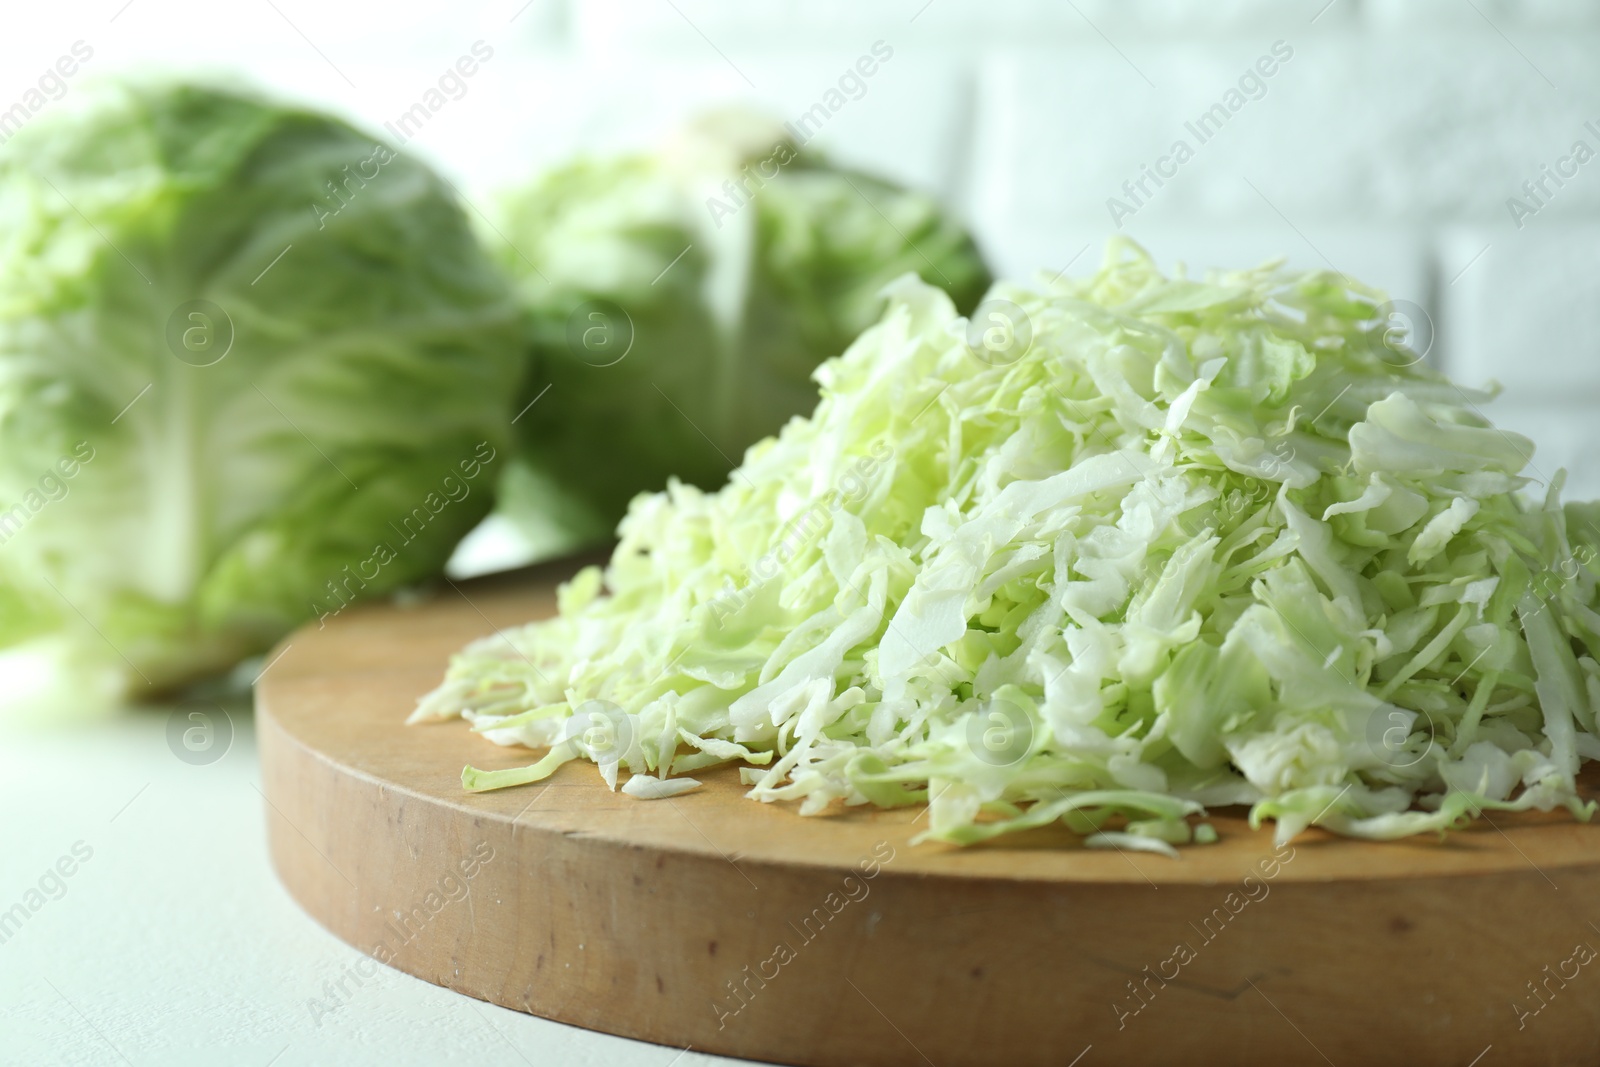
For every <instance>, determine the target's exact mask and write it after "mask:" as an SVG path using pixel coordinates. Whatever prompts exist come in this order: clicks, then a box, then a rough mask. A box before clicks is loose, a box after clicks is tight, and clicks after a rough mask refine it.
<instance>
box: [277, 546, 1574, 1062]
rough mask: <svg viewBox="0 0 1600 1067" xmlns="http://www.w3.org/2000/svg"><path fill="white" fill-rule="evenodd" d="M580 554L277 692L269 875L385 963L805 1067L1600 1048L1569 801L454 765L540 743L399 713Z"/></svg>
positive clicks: (292, 667) (1495, 1054) (378, 631)
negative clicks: (1179, 845) (1321, 814)
mask: <svg viewBox="0 0 1600 1067" xmlns="http://www.w3.org/2000/svg"><path fill="white" fill-rule="evenodd" d="M571 570H572V567H571V565H570V564H569V565H565V566H556V567H548V568H542V569H539V568H536V569H533V570H531V571H526V572H521V573H519V574H517V575H512V576H502V577H499V578H495V579H490V580H482V581H476V582H467V583H460V584H459V585H447V586H445V587H444V588H443V589H442V591H440V592H439V593H437V594H436V595H434V596H433V597H432V598H431V599H429V600H426V601H423V602H420V603H415V604H411V605H408V606H399V605H393V604H385V605H380V606H367V607H353V608H350V609H348V610H346V611H345V612H343V613H342V614H340V615H339V616H338V617H336V618H334V619H331V620H329V621H328V623H327V625H326V626H325V627H318V626H316V625H313V626H310V627H308V628H306V629H304V630H301V631H300V632H298V633H296V634H294V635H293V636H292V637H290V638H289V639H288V640H287V641H286V642H285V643H284V644H283V645H282V646H280V650H279V652H280V655H279V658H277V659H276V660H275V661H273V662H272V664H271V666H270V668H269V669H268V670H267V672H266V673H265V675H263V677H262V679H261V681H260V683H259V685H258V687H257V696H256V703H257V712H258V718H257V722H258V730H259V734H260V748H261V758H262V765H263V780H264V787H263V790H264V793H265V796H266V798H267V812H266V815H267V830H268V835H269V838H270V843H271V849H272V855H273V860H274V863H275V865H276V867H277V870H278V873H279V876H280V877H281V878H282V880H283V882H284V884H285V885H286V886H287V887H288V889H289V891H290V893H292V894H293V895H294V897H295V898H296V899H297V900H298V901H299V902H300V903H301V905H302V906H303V907H304V908H305V909H306V910H307V911H308V912H309V913H310V914H311V915H312V916H313V917H315V918H316V919H317V920H318V921H319V922H321V923H322V924H323V925H324V926H326V927H327V928H328V929H329V930H331V931H332V932H333V933H334V934H336V935H337V936H339V937H340V938H342V939H344V940H345V941H347V942H349V943H350V944H351V945H354V946H355V947H357V948H359V949H361V950H362V951H363V952H366V953H368V954H370V955H372V956H373V957H374V958H376V959H377V960H379V961H380V962H382V963H386V964H389V965H392V966H395V967H398V968H399V969H401V970H404V971H407V972H409V973H411V974H414V975H417V976H419V977H421V978H424V979H426V980H428V981H430V982H434V983H437V984H439V985H442V986H446V987H448V988H450V989H454V990H458V991H460V992H462V993H465V994H467V995H469V996H473V997H477V998H479V999H482V1000H487V1001H492V1002H494V1003H497V1004H501V1005H504V1006H506V1007H510V1008H515V1009H519V1010H522V1011H528V1012H532V1013H534V1014H537V1015H541V1016H545V1017H548V1018H551V1019H557V1020H561V1021H563V1022H567V1023H573V1024H576V1025H578V1026H583V1027H588V1028H591V1029H595V1030H603V1031H606V1032H608V1033H613V1034H619V1035H623V1036H627V1037H633V1038H639V1039H642V1040H646V1041H654V1042H659V1043H661V1044H664V1045H675V1046H677V1047H678V1048H680V1049H681V1048H684V1047H686V1046H692V1047H693V1048H694V1049H695V1050H699V1051H706V1052H716V1053H722V1054H726V1055H733V1056H744V1057H749V1058H751V1059H760V1060H769V1061H772V1062H777V1063H792V1064H804V1065H816V1067H843V1065H857V1064H860V1065H872V1067H879V1065H882V1067H901V1065H913V1064H921V1065H928V1064H931V1065H934V1067H976V1065H990V1064H998V1065H1008V1067H1010V1065H1015V1067H1035V1065H1038V1067H1045V1065H1049V1067H1069V1065H1072V1064H1074V1063H1077V1064H1080V1065H1081V1067H1096V1065H1109V1064H1179V1063H1182V1064H1196V1065H1209V1064H1218V1065H1232V1067H1247V1065H1254V1064H1273V1065H1280V1064H1300V1063H1308V1064H1318V1063H1331V1064H1336V1065H1339V1067H1344V1065H1346V1064H1350V1065H1360V1064H1379V1065H1385V1064H1396V1065H1400V1064H1404V1065H1408V1067H1413V1065H1427V1064H1454V1065H1459V1067H1467V1065H1468V1064H1473V1063H1475V1062H1476V1063H1477V1064H1479V1067H1505V1065H1511V1064H1584V1065H1593V1064H1596V1063H1600V960H1597V959H1596V951H1595V950H1596V949H1600V898H1597V894H1600V825H1596V826H1585V825H1578V824H1575V823H1573V822H1572V821H1571V820H1570V819H1568V818H1567V817H1566V816H1564V815H1561V814H1553V815H1548V816H1544V815H1527V816H1517V817H1513V816H1510V815H1496V816H1495V817H1494V821H1493V823H1490V822H1488V821H1487V820H1486V821H1484V822H1482V823H1480V824H1478V825H1476V826H1475V827H1474V828H1472V829H1470V830H1468V831H1465V832H1461V833H1458V834H1455V835H1453V836H1450V837H1448V838H1446V839H1444V840H1439V839H1436V838H1419V839H1415V840H1410V841H1405V842H1398V843H1391V844H1368V843H1357V842H1351V841H1346V840H1341V839H1336V838H1332V837H1330V836H1328V835H1325V834H1323V833H1321V832H1320V831H1311V832H1308V833H1307V834H1304V835H1302V837H1301V838H1300V839H1298V840H1296V841H1295V842H1294V843H1293V845H1292V846H1289V847H1286V848H1284V849H1281V850H1280V849H1276V848H1275V847H1274V846H1273V843H1272V839H1271V834H1270V832H1269V831H1267V830H1263V831H1252V830H1250V828H1249V826H1248V824H1247V823H1246V821H1245V820H1244V817H1243V812H1242V811H1234V810H1224V811H1218V812H1214V813H1213V814H1212V817H1211V819H1210V821H1211V822H1212V823H1213V825H1215V826H1216V828H1217V830H1218V831H1219V833H1220V836H1221V839H1220V841H1219V842H1218V843H1217V844H1215V845H1212V846H1206V847H1194V848H1188V849H1185V850H1184V851H1183V858H1182V859H1180V860H1170V859H1166V858H1163V857H1159V856H1151V855H1141V854H1133V853H1119V852H1115V851H1111V852H1102V851H1090V850H1087V849H1084V848H1082V847H1081V844H1080V842H1079V839H1078V838H1077V837H1075V836H1074V835H1072V834H1070V833H1067V832H1065V831H1064V830H1062V831H1054V830H1052V831H1036V832H1033V833H1030V834H1028V835H1024V836H1021V837H1017V838H1013V839H1011V840H1008V841H1005V842H1003V843H1000V844H993V845H985V846H979V847H975V848H969V849H965V850H961V849H955V848H952V847H947V846H940V845H917V846H913V845H911V844H910V839H911V837H912V836H914V835H915V834H916V832H917V831H918V830H920V829H922V828H923V826H924V822H925V818H926V817H925V815H924V814H923V812H922V811H921V809H919V808H910V809H902V810H898V811H890V812H883V811H868V810H860V809H851V810H849V811H848V812H840V813H837V814H831V815H826V816H820V817H811V818H802V817H800V816H799V815H797V814H796V813H795V811H794V808H793V806H787V805H776V804H773V805H765V804H759V803H756V802H753V801H750V800H747V799H745V798H744V796H743V790H742V788H741V787H740V786H739V784H738V779H737V775H736V774H735V773H733V772H732V771H731V770H725V771H719V772H715V773H710V774H700V775H697V776H696V777H699V778H700V779H701V780H702V781H703V782H705V785H704V786H703V787H702V788H701V789H699V790H697V791H695V792H692V793H689V794H686V795H683V796H680V797H677V798H674V799H671V800H656V801H640V800H635V799H633V798H631V797H628V796H626V795H623V794H620V793H612V792H610V791H608V790H607V789H606V788H605V786H604V784H603V783H602V782H601V781H600V778H599V776H598V774H597V773H596V772H595V769H594V767H593V766H592V765H590V764H588V763H586V762H581V761H580V762H576V763H572V764H568V765H567V766H565V767H563V768H562V769H561V770H560V771H559V772H558V773H557V774H556V775H555V776H554V777H553V778H552V779H550V780H549V781H548V782H546V783H540V784H538V785H534V786H529V787H524V788H517V789H510V790H503V791H500V792H495V793H486V794H476V795H474V794H467V793H464V792H463V791H462V789H461V785H460V774H461V768H462V766H463V765H464V764H466V763H472V764H474V765H476V766H479V767H484V768H497V767H507V766H518V765H523V764H526V763H529V762H532V760H533V758H534V755H533V754H532V753H529V752H528V751H526V750H522V749H501V748H497V747H495V746H492V745H490V744H489V743H487V742H486V741H484V740H482V739H481V738H478V737H476V736H474V735H472V734H471V733H470V732H469V731H468V730H467V728H466V726H465V724H463V723H459V722H453V723H445V724H431V725H422V726H406V725H405V718H406V715H407V714H408V713H409V712H410V710H411V708H412V707H413V706H414V704H415V702H416V699H417V698H418V697H419V696H420V695H422V694H423V693H424V692H426V691H427V690H429V689H430V688H432V687H433V686H434V685H436V684H437V683H438V681H439V679H440V677H441V675H442V672H443V670H444V668H445V665H446V663H447V661H448V659H449V657H450V655H451V653H453V652H454V651H456V650H457V649H458V648H460V647H461V646H462V645H463V644H465V643H466V642H467V641H469V640H471V639H473V638H475V637H478V636H482V635H483V634H486V633H489V632H492V631H493V630H495V629H497V628H500V627H504V626H508V625H514V624H517V623H521V622H526V621H529V620H531V619H534V618H539V617H542V616H545V615H548V614H549V613H550V612H552V611H553V610H554V588H555V583H556V582H557V581H558V580H560V579H562V578H565V577H566V576H567V575H568V574H569V573H570V572H571ZM1591 784H1592V783H1591ZM1486 1050H1487V1051H1486ZM1080 1056H1081V1057H1082V1059H1081V1060H1078V1059H1076V1057H1080ZM1479 1056H1482V1059H1481V1060H1476V1061H1475V1057H1479ZM669 1058H670V1057H669ZM663 1062H665V1061H663Z"/></svg>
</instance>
